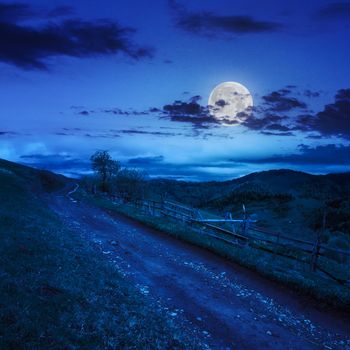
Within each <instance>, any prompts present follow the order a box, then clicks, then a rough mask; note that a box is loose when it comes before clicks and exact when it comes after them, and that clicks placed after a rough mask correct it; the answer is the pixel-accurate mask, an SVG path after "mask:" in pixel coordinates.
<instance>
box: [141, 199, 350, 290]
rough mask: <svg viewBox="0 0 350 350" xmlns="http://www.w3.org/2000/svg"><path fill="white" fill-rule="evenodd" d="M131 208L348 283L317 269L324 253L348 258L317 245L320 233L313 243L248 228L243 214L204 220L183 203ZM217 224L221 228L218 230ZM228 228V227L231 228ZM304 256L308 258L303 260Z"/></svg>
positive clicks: (345, 253) (150, 203)
mask: <svg viewBox="0 0 350 350" xmlns="http://www.w3.org/2000/svg"><path fill="white" fill-rule="evenodd" d="M134 205H135V206H136V207H137V208H139V209H140V210H142V211H143V212H144V213H146V214H148V215H153V216H166V217H170V218H172V219H174V220H178V221H181V222H183V223H187V224H189V225H191V226H192V227H193V226H194V225H196V226H197V227H198V228H201V230H200V232H201V234H205V235H208V236H211V237H212V238H214V239H217V240H221V241H224V242H226V243H228V244H232V245H237V244H239V245H241V244H254V247H256V248H258V249H261V250H264V251H268V252H270V253H271V254H274V255H279V256H283V257H286V258H289V259H293V260H296V261H299V262H301V263H303V264H309V265H310V269H311V271H316V270H319V271H321V272H322V273H323V274H324V275H326V276H327V277H328V278H331V279H333V280H334V281H337V282H338V283H340V284H347V283H348V281H345V280H342V279H339V278H337V277H335V276H333V275H332V274H331V273H330V272H329V271H326V270H325V269H324V268H323V267H321V266H320V264H319V262H318V259H319V257H321V256H326V257H328V256H327V252H332V253H335V254H340V255H341V256H342V257H345V258H348V257H350V251H346V250H342V249H336V248H333V247H328V246H326V245H325V244H321V241H320V238H321V235H320V234H318V236H317V238H316V240H315V241H314V242H312V241H308V240H303V239H298V238H293V237H289V236H287V235H285V234H282V233H281V232H274V231H270V230H267V229H264V228H260V227H258V226H255V225H251V224H252V223H255V222H256V220H251V219H250V218H249V217H247V216H246V215H244V218H243V219H233V218H232V216H231V215H229V217H226V218H224V219H222V218H217V217H216V218H214V217H211V218H205V217H204V214H203V213H202V212H200V211H199V210H198V209H195V208H189V207H186V206H184V205H183V204H179V203H174V202H170V201H162V202H159V201H153V200H139V201H137V202H135V203H134ZM244 209H245V208H244ZM218 224H222V225H225V226H224V227H221V226H219V225H218ZM238 224H240V226H241V227H240V228H239V229H237V227H235V225H238ZM229 225H231V226H230V228H231V229H230V228H229ZM204 228H205V230H204ZM237 231H238V232H237ZM256 243H258V244H256ZM293 253H294V255H293ZM300 253H301V254H304V259H302V258H300V257H299V255H300ZM305 254H306V255H307V256H308V258H306V259H305Z"/></svg>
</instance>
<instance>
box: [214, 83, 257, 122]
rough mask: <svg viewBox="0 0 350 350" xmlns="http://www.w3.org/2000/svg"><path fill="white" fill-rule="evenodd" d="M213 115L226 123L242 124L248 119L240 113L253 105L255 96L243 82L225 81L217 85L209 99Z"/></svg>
mask: <svg viewBox="0 0 350 350" xmlns="http://www.w3.org/2000/svg"><path fill="white" fill-rule="evenodd" d="M208 105H209V108H210V113H211V115H212V116H213V117H214V118H216V119H218V120H220V121H221V122H222V124H224V125H236V124H240V123H241V122H242V121H244V120H245V119H246V115H245V116H240V115H239V113H242V112H248V111H249V109H250V108H251V107H253V98H252V95H251V94H250V92H249V90H248V89H247V88H246V87H245V86H243V85H242V84H239V83H235V82H225V83H221V84H219V85H217V86H216V87H215V88H214V90H213V91H212V92H211V94H210V96H209V100H208Z"/></svg>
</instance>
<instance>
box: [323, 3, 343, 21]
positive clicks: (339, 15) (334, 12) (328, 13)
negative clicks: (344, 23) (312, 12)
mask: <svg viewBox="0 0 350 350" xmlns="http://www.w3.org/2000/svg"><path fill="white" fill-rule="evenodd" d="M317 17H318V18H323V19H348V18H350V2H349V1H342V2H335V3H332V4H327V5H325V6H323V7H322V8H321V9H320V10H319V11H318V12H317Z"/></svg>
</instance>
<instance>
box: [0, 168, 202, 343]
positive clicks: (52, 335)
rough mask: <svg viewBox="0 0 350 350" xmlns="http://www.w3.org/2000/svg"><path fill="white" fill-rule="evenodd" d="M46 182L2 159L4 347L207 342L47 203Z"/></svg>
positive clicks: (0, 332) (0, 336) (0, 312)
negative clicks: (121, 271)
mask: <svg viewBox="0 0 350 350" xmlns="http://www.w3.org/2000/svg"><path fill="white" fill-rule="evenodd" d="M41 182H42V179H41V178H40V176H38V173H35V172H32V171H29V170H28V171H27V169H22V172H21V168H16V169H11V167H9V166H8V164H0V184H1V185H0V203H1V204H0V349H8V350H11V349H13V350H21V349H197V348H201V344H200V342H199V341H198V340H196V338H195V337H194V336H193V335H192V334H191V335H190V334H189V333H188V332H187V330H186V329H184V326H183V325H181V324H177V323H175V321H174V320H172V319H171V318H169V317H168V316H167V314H166V313H165V312H163V311H162V310H161V309H160V308H159V307H157V306H156V305H155V303H153V302H151V301H150V300H148V299H147V298H146V297H145V296H143V295H142V294H141V293H140V292H139V291H138V290H137V289H136V288H135V287H133V286H132V285H130V284H129V283H128V282H127V281H126V280H125V279H123V277H122V276H121V275H120V274H119V273H118V271H117V270H116V269H115V268H114V267H113V266H112V265H111V264H110V263H108V261H107V260H104V258H102V257H101V255H100V254H99V253H98V252H96V251H95V250H94V249H93V248H92V247H91V246H89V245H88V244H87V243H86V242H84V241H83V240H81V239H80V238H79V237H77V236H75V235H74V234H73V233H72V232H71V231H69V230H68V229H67V228H66V227H65V226H64V225H63V224H62V223H61V222H60V221H59V219H58V218H57V217H56V216H55V215H54V214H53V213H52V212H50V211H49V210H48V209H47V207H46V206H45V205H44V203H43V202H41V200H40V199H39V197H38V196H39V195H34V194H33V192H32V189H33V188H36V189H40V188H41V189H42V188H44V187H41V186H40V183H41ZM45 183H46V186H48V187H47V190H48V191H50V190H52V189H53V188H56V187H59V184H57V183H55V181H54V180H53V179H52V178H50V179H49V181H48V180H47V177H45ZM47 184H48V185H47Z"/></svg>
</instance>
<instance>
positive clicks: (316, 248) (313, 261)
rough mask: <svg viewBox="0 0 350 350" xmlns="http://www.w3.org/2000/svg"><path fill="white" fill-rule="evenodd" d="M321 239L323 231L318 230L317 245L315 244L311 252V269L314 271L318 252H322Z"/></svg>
mask: <svg viewBox="0 0 350 350" xmlns="http://www.w3.org/2000/svg"><path fill="white" fill-rule="evenodd" d="M320 241H321V232H318V233H317V238H316V241H315V245H314V248H313V249H312V253H311V264H310V269H311V271H312V272H315V271H316V267H317V259H318V254H319V252H320Z"/></svg>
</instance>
